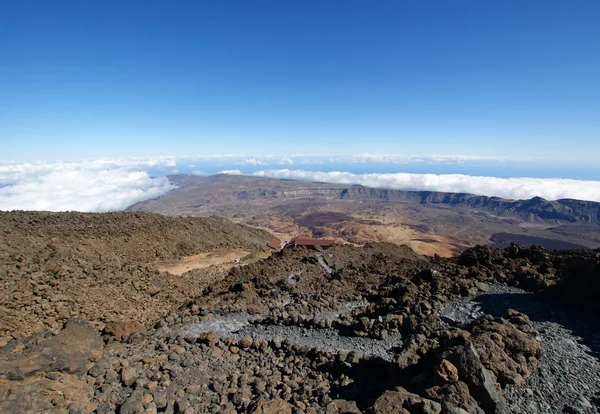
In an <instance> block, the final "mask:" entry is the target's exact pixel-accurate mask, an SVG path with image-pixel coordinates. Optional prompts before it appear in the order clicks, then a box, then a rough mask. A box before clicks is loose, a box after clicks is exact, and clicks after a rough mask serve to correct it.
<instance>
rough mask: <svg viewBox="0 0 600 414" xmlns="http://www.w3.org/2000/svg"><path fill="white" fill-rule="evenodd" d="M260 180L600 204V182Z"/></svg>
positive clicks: (298, 173)
mask: <svg viewBox="0 0 600 414" xmlns="http://www.w3.org/2000/svg"><path fill="white" fill-rule="evenodd" d="M253 175H256V176H260V177H273V178H289V179H299V180H309V181H320V182H329V183H337V184H348V185H350V184H361V185H364V186H366V187H376V188H391V189H415V190H428V191H444V192H451V193H471V194H478V195H486V196H497V197H502V198H507V199H529V198H532V197H536V196H537V197H542V198H545V199H547V200H557V199H561V198H575V199H579V200H590V201H600V181H584V180H570V179H562V178H526V177H521V178H496V177H477V176H469V175H463V174H439V175H438V174H408V173H397V174H352V173H349V172H341V171H334V172H312V171H304V170H288V169H285V170H265V171H258V172H255V173H254V174H253Z"/></svg>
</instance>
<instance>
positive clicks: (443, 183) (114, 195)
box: [0, 156, 600, 212]
mask: <svg viewBox="0 0 600 414" xmlns="http://www.w3.org/2000/svg"><path fill="white" fill-rule="evenodd" d="M376 158H377V157H374V156H360V157H355V158H353V160H354V161H355V162H361V161H358V160H367V161H368V162H373V160H374V159H376ZM240 159H242V158H231V157H205V158H203V159H197V160H195V161H193V163H192V162H191V161H190V159H189V158H180V159H176V158H174V157H152V158H126V159H93V160H85V161H78V162H43V161H40V162H13V161H0V210H48V211H88V212H106V211H119V210H124V209H126V208H127V207H129V206H130V205H132V204H134V203H137V202H139V201H143V200H147V199H151V198H156V197H159V196H161V195H163V194H165V193H167V192H168V191H170V190H172V189H174V188H176V187H175V186H174V185H173V184H172V183H171V182H170V181H169V180H168V178H167V177H166V176H167V175H168V174H172V173H178V172H185V173H195V174H200V175H205V174H212V173H215V172H218V171H220V172H226V173H229V174H243V173H245V174H248V175H254V176H260V177H272V178H281V179H296V180H308V181H320V182H330V183H338V184H347V185H351V184H360V185H363V186H368V187H376V188H390V189H408V190H429V191H444V192H458V193H472V194H478V195H487V196H498V197H502V198H509V199H528V198H532V197H536V196H539V197H542V198H545V199H548V200H556V199H560V198H575V199H580V200H590V201H599V202H600V181H592V180H575V179H563V178H527V177H517V178H498V177H487V176H475V175H466V174H418V173H368V172H365V173H355V172H347V171H332V170H333V169H336V168H339V167H340V164H339V162H340V161H339V160H335V161H334V162H330V163H328V162H327V160H326V157H319V159H318V160H315V159H313V160H311V164H310V165H311V166H312V167H313V169H314V167H315V166H317V168H319V169H320V170H321V171H310V170H307V169H302V168H303V167H302V166H301V165H302V164H303V161H304V160H305V158H300V157H298V156H293V157H289V158H276V157H272V158H269V157H262V158H261V162H265V160H266V159H268V162H269V163H270V164H275V165H278V166H283V165H282V164H289V163H290V162H291V163H292V164H295V165H298V166H299V167H300V168H301V169H280V168H264V166H263V165H261V164H260V163H256V164H257V165H253V164H254V163H253V162H249V163H245V164H244V167H243V168H244V169H245V171H240V170H239V169H238V167H239V168H241V165H242V164H241V163H240ZM421 159H422V158H419V159H418V160H421ZM432 159H434V158H433V157H430V158H427V162H433V161H431V160H432ZM284 160H285V162H284ZM287 160H290V161H287ZM397 160H398V158H395V159H394V161H397ZM418 160H417V161H415V160H414V159H413V161H412V162H422V161H418ZM316 161H318V163H317V162H316ZM345 161H347V160H345ZM451 161H452V162H454V163H457V162H465V161H466V162H469V159H468V158H461V159H459V160H457V159H452V160H451ZM380 162H387V163H389V162H390V160H389V159H387V158H384V159H383V160H380ZM403 162H405V161H403ZM441 162H449V161H448V159H447V158H441ZM197 164H198V165H197ZM249 164H251V165H252V166H250V165H249ZM225 165H229V166H233V168H222V167H221V168H222V169H217V168H220V166H225ZM318 166H322V167H323V168H320V167H318ZM261 167H262V168H261ZM186 169H187V170H186ZM397 169H398V170H401V169H402V165H399V166H398V168H397ZM328 170H329V171H328ZM204 171H206V172H204Z"/></svg>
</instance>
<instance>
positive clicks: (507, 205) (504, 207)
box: [236, 186, 600, 224]
mask: <svg viewBox="0 0 600 414" xmlns="http://www.w3.org/2000/svg"><path fill="white" fill-rule="evenodd" d="M306 197H315V198H327V199H334V200H369V201H394V202H405V203H413V204H422V205H427V204H433V205H448V206H453V207H463V208H471V209H479V210H483V211H487V212H491V213H494V214H497V215H499V216H506V217H518V218H520V219H522V220H525V221H528V222H550V223H553V224H557V223H563V222H566V223H587V224H592V223H598V222H600V203H596V202H592V201H581V200H571V199H563V200H556V201H548V200H544V199H543V198H540V197H535V198H532V199H530V200H506V199H502V198H498V197H486V196H477V195H473V194H463V193H440V192H431V191H403V190H389V189H378V188H368V187H361V186H353V187H347V188H320V187H314V188H301V189H286V190H278V189H263V188H259V189H254V190H245V191H241V192H239V193H237V195H236V198H238V199H241V200H259V199H294V198H306Z"/></svg>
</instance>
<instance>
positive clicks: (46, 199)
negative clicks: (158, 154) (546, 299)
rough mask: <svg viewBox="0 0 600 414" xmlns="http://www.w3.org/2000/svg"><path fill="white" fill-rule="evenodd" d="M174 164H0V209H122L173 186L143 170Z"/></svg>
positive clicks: (135, 160) (130, 161)
mask: <svg viewBox="0 0 600 414" xmlns="http://www.w3.org/2000/svg"><path fill="white" fill-rule="evenodd" d="M174 165H175V164H174V160H172V159H167V158H147V159H139V158H127V159H97V160H88V161H81V162H51V163H49V162H35V163H4V164H0V210H47V211H89V212H106V211H119V210H124V209H125V208H127V207H129V206H130V205H132V204H134V203H136V202H139V201H143V200H147V199H150V198H155V197H158V196H161V195H163V194H164V193H166V192H168V191H170V190H172V189H173V188H175V186H174V185H173V184H171V183H170V182H169V180H168V179H167V178H166V177H164V176H163V177H151V176H150V175H149V173H148V171H147V170H148V169H149V168H152V167H156V166H165V167H168V166H174Z"/></svg>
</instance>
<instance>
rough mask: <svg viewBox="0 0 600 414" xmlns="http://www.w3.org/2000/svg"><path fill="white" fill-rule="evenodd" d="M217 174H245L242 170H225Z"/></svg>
mask: <svg viewBox="0 0 600 414" xmlns="http://www.w3.org/2000/svg"><path fill="white" fill-rule="evenodd" d="M217 174H229V175H244V173H243V172H241V171H240V170H223V171H219V172H218V173H217Z"/></svg>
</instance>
